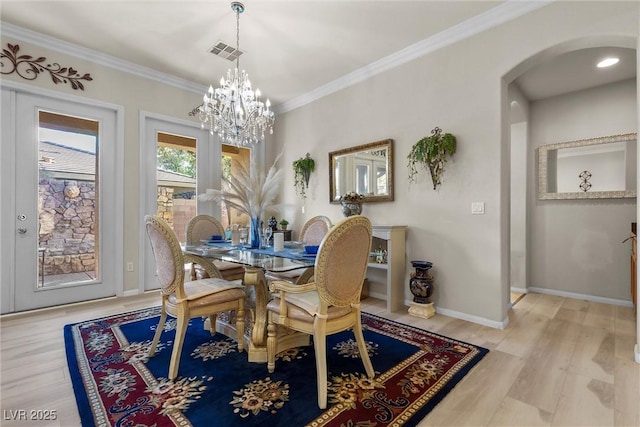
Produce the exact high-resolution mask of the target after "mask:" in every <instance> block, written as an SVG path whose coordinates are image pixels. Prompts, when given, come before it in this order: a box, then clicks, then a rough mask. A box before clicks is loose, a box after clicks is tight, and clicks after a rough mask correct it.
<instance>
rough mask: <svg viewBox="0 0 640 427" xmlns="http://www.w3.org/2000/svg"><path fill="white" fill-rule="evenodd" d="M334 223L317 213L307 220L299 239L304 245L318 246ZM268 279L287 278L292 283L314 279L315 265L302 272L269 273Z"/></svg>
mask: <svg viewBox="0 0 640 427" xmlns="http://www.w3.org/2000/svg"><path fill="white" fill-rule="evenodd" d="M332 226H333V224H332V223H331V220H330V219H329V217H327V216H324V215H317V216H314V217H313V218H310V219H309V220H307V222H305V223H304V225H303V226H302V229H301V230H300V235H299V241H300V242H302V244H303V245H305V246H306V245H310V246H318V245H320V242H322V239H323V238H324V236H325V235H326V234H327V232H328V231H329V230H330V229H331V227H332ZM266 278H267V280H268V281H269V280H286V281H288V282H291V283H297V284H302V283H307V282H308V281H309V280H311V279H313V267H309V268H307V269H306V270H304V271H303V272H302V273H301V272H300V270H291V271H282V272H278V273H267V275H266Z"/></svg>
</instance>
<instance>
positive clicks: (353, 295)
mask: <svg viewBox="0 0 640 427" xmlns="http://www.w3.org/2000/svg"><path fill="white" fill-rule="evenodd" d="M371 237H372V227H371V221H370V220H369V219H368V218H367V217H364V216H361V215H354V216H350V217H348V218H346V219H344V220H343V221H341V222H339V223H338V224H337V225H335V226H334V227H333V228H331V230H329V232H328V233H327V235H326V236H325V238H324V240H323V241H322V244H321V245H320V249H319V250H318V255H317V257H316V265H315V282H316V286H317V290H318V294H319V296H320V298H321V300H323V301H324V302H325V303H327V304H328V305H334V306H338V307H344V306H348V305H350V304H355V303H358V301H359V300H360V293H361V291H362V285H363V282H364V278H365V275H366V272H367V263H368V260H369V253H370V252H371Z"/></svg>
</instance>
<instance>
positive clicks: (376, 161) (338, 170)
mask: <svg viewBox="0 0 640 427" xmlns="http://www.w3.org/2000/svg"><path fill="white" fill-rule="evenodd" d="M351 191H354V192H356V193H358V194H363V195H364V201H365V202H368V203H370V202H386V201H392V200H393V140H392V139H385V140H382V141H376V142H371V143H369V144H364V145H358V146H355V147H350V148H345V149H342V150H338V151H332V152H330V153H329V202H331V203H340V196H342V195H343V194H346V193H348V192H351Z"/></svg>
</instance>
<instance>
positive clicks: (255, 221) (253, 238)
mask: <svg viewBox="0 0 640 427" xmlns="http://www.w3.org/2000/svg"><path fill="white" fill-rule="evenodd" d="M261 225H262V224H261V221H260V218H251V230H250V231H249V233H250V234H249V238H250V242H249V245H250V246H251V249H260V237H261V235H262V227H261Z"/></svg>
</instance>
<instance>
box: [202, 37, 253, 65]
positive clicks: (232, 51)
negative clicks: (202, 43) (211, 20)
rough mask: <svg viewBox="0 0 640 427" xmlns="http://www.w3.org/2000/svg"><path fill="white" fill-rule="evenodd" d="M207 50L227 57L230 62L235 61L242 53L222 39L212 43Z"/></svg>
mask: <svg viewBox="0 0 640 427" xmlns="http://www.w3.org/2000/svg"><path fill="white" fill-rule="evenodd" d="M209 52H211V53H213V54H214V55H217V56H219V57H221V58H224V59H228V60H229V61H231V62H233V61H235V60H236V59H237V58H238V57H239V56H240V55H242V54H243V53H244V52H242V51H241V50H238V49H236V48H235V47H233V46H230V45H228V44H227V43H225V42H223V41H218V42H216V44H214V45H213V47H212V48H211V49H209Z"/></svg>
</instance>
